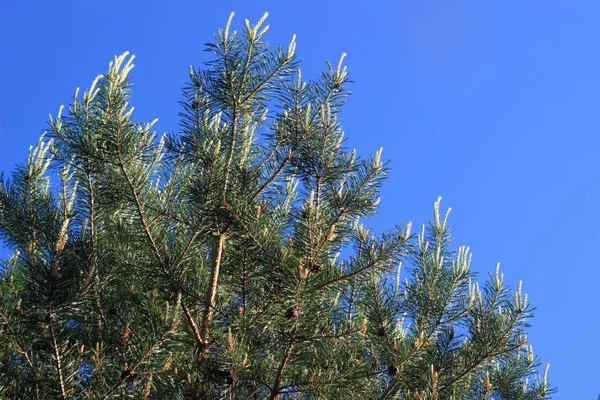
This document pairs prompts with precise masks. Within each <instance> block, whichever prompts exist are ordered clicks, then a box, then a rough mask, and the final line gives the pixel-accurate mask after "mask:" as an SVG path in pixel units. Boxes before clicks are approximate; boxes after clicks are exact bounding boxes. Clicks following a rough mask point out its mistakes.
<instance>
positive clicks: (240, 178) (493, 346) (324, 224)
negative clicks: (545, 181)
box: [0, 16, 552, 400]
mask: <svg viewBox="0 0 600 400" xmlns="http://www.w3.org/2000/svg"><path fill="white" fill-rule="evenodd" d="M265 17H266V16H265ZM265 17H263V18H261V20H260V21H259V22H258V23H257V24H256V25H254V26H252V25H250V24H249V23H248V21H246V24H245V28H244V29H243V30H242V32H241V33H238V32H235V31H232V30H231V29H230V22H231V17H230V19H229V20H228V22H227V25H226V27H225V29H223V30H219V31H218V32H217V35H216V36H215V40H214V42H212V43H210V44H208V45H207V47H206V50H207V51H208V52H210V54H211V56H212V58H211V61H210V62H208V63H206V64H205V66H204V67H203V68H200V69H194V68H190V79H189V82H188V83H187V85H186V86H185V87H184V90H183V100H182V101H181V107H182V111H181V114H180V115H181V129H180V132H179V133H178V134H177V135H163V136H162V137H160V138H158V137H157V136H156V134H155V132H154V131H153V128H152V124H153V123H149V124H147V123H140V122H137V121H135V120H134V118H133V114H132V111H133V108H132V107H131V106H130V105H129V103H130V97H131V82H130V79H129V72H130V70H131V69H132V68H133V64H132V60H133V57H128V56H127V53H125V54H123V55H121V56H119V57H115V59H114V61H113V62H112V63H110V65H109V68H108V71H107V73H106V74H104V75H101V76H99V77H97V78H96V79H95V80H94V81H93V83H92V85H91V86H90V88H89V89H88V90H87V91H86V92H85V93H84V94H83V95H82V96H80V95H79V94H78V93H77V92H76V93H75V96H74V97H73V100H72V104H71V106H70V107H69V109H68V111H67V112H66V113H65V115H61V112H59V114H58V116H56V117H54V118H52V117H51V118H50V130H49V132H47V133H46V134H45V136H43V137H42V138H41V139H40V141H39V142H38V144H37V146H35V147H34V148H32V149H31V150H30V155H29V159H28V161H27V163H26V164H25V165H24V166H22V167H19V168H17V170H16V171H15V172H14V173H13V174H12V175H11V177H10V178H5V177H3V178H2V180H1V186H0V239H2V240H3V241H4V242H5V243H6V244H8V245H9V246H10V247H11V248H13V249H14V250H15V252H14V255H13V256H12V257H10V258H9V259H8V260H6V261H5V262H4V273H3V275H2V277H1V280H0V318H1V321H0V327H1V331H0V357H2V362H1V363H0V393H1V394H2V396H3V398H28V399H29V398H31V399H35V398H40V399H41V398H57V397H58V398H63V399H67V398H69V399H108V398H154V399H175V398H182V399H217V398H230V399H252V398H268V399H392V398H395V399H407V400H408V399H479V398H481V399H484V398H485V399H507V400H508V399H511V400H512V399H546V398H548V395H549V394H550V393H551V392H552V389H550V388H549V386H548V382H547V380H546V375H545V374H544V376H543V377H539V375H538V377H537V378H532V379H529V378H530V377H531V376H532V375H533V376H535V375H536V374H537V368H538V366H539V363H538V361H537V360H536V359H535V357H534V356H533V353H532V351H531V348H530V347H527V346H526V337H525V329H526V328H527V326H528V321H529V319H530V318H531V316H532V308H531V306H530V305H529V304H528V302H527V296H526V295H523V294H522V293H521V288H520V287H519V288H518V290H517V291H516V293H514V294H511V293H510V292H509V289H508V288H507V287H506V286H505V285H504V284H503V281H502V275H501V274H499V272H498V271H496V273H495V274H493V275H491V276H490V279H489V280H488V281H486V282H485V283H484V284H483V286H482V289H480V287H479V284H478V283H476V280H475V275H474V273H473V272H472V271H471V269H470V253H469V249H468V248H464V247H460V248H458V249H457V248H455V247H454V246H453V244H452V234H451V232H450V230H449V226H448V224H447V216H448V215H447V214H446V215H445V216H444V217H441V216H440V212H439V200H438V201H437V202H436V203H435V207H434V215H433V219H432V222H431V223H430V224H429V226H428V227H427V228H425V227H423V229H422V231H421V233H420V234H418V235H411V225H410V223H408V224H406V225H397V226H395V227H394V228H393V229H391V230H390V231H388V232H385V233H383V234H381V235H373V234H372V233H371V231H370V230H369V229H368V228H366V227H365V226H363V225H362V224H360V223H359V220H360V219H361V218H366V217H369V216H372V215H374V214H375V213H376V210H377V204H378V202H379V199H378V197H377V196H378V192H379V189H380V186H381V184H382V182H383V180H384V178H385V175H386V172H387V166H386V165H387V164H386V162H384V161H382V159H381V150H379V151H378V152H376V153H375V154H374V155H373V156H371V157H367V158H361V157H359V156H357V155H356V153H355V152H354V151H349V150H348V149H346V148H345V147H344V145H343V144H344V141H343V135H344V134H343V131H342V127H341V125H340V119H339V116H338V115H339V113H340V111H341V109H342V106H343V104H344V102H345V100H346V97H347V96H348V94H349V92H348V90H347V84H348V83H349V77H348V74H347V72H346V68H345V67H344V66H343V65H342V62H343V56H342V57H341V58H340V60H339V62H338V64H337V65H336V66H332V65H330V64H328V67H327V69H326V70H325V71H324V72H323V73H322V74H321V76H320V78H319V79H317V80H314V81H309V82H305V81H303V80H302V78H301V73H300V70H299V68H298V65H299V62H298V61H297V59H296V56H295V42H294V39H292V41H291V42H290V44H289V45H288V46H287V48H285V49H283V48H276V49H274V48H272V47H270V46H269V45H268V44H267V43H266V42H264V41H263V40H262V37H263V35H264V33H265V32H266V30H267V28H268V26H264V27H263V22H264V19H265ZM267 107H269V108H270V110H268V109H267ZM61 111H62V108H61ZM44 138H48V140H47V141H44ZM49 168H52V169H53V170H54V171H56V174H51V173H49ZM50 176H53V177H58V178H59V184H58V185H57V186H51V185H50ZM402 263H404V265H407V266H408V267H405V268H404V273H403V272H402V271H401V268H400V266H401V265H402ZM403 275H406V279H405V280H404V282H403V281H402V280H401V277H402V276H403Z"/></svg>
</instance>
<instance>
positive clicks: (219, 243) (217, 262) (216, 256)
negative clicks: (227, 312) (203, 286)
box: [200, 233, 225, 343]
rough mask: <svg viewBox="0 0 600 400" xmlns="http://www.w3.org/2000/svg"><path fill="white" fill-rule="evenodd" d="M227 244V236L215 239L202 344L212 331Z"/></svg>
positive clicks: (201, 335)
mask: <svg viewBox="0 0 600 400" xmlns="http://www.w3.org/2000/svg"><path fill="white" fill-rule="evenodd" d="M224 242H225V235H224V234H222V233H221V234H219V236H217V238H216V239H215V245H214V249H213V265H212V269H211V271H210V280H209V283H208V291H207V293H206V308H205V309H204V324H203V326H202V332H201V334H200V338H201V340H202V342H204V343H206V342H207V341H208V340H207V338H208V333H209V331H210V325H211V323H212V317H213V303H214V301H215V297H216V295H217V283H218V281H219V270H220V268H221V257H222V256H223V243H224Z"/></svg>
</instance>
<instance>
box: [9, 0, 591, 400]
mask: <svg viewBox="0 0 600 400" xmlns="http://www.w3.org/2000/svg"><path fill="white" fill-rule="evenodd" d="M123 3H124V4H121V2H117V1H102V2H100V1H12V2H8V1H2V4H1V5H0V171H2V170H4V171H7V172H9V171H12V170H13V169H14V167H15V165H16V164H18V163H21V162H24V161H25V160H26V156H27V149H28V147H29V146H30V145H32V144H34V143H35V142H36V140H37V138H38V136H39V134H40V133H41V132H42V130H44V129H45V128H46V120H47V115H48V113H52V114H53V115H55V114H56V112H57V110H58V108H59V106H60V105H61V104H65V105H68V104H69V102H70V98H71V96H72V94H73V93H74V91H75V88H76V87H81V89H82V91H83V90H85V89H87V87H89V85H90V83H91V81H92V79H93V78H94V77H95V76H96V75H97V74H99V73H102V72H104V71H105V70H106V67H107V64H108V62H109V61H110V60H111V59H112V57H113V55H114V54H121V53H122V52H124V51H125V50H129V51H130V52H131V53H133V54H135V55H136V61H135V64H136V65H137V66H136V68H135V69H134V70H133V72H132V74H133V80H134V92H133V103H134V104H133V105H134V106H135V115H136V117H137V119H138V120H152V119H153V118H155V117H156V118H159V122H158V124H157V125H156V128H157V129H158V130H159V131H169V132H173V131H177V129H178V118H177V112H178V110H179V108H178V104H177V101H178V100H180V99H181V96H180V93H181V92H180V88H181V86H182V85H183V84H184V82H185V80H186V78H187V72H188V67H189V65H194V66H198V65H200V64H201V63H202V62H203V61H205V60H206V59H207V54H206V53H204V52H203V44H204V43H205V42H207V41H210V40H211V37H212V34H213V32H215V30H216V29H217V28H219V27H222V26H223V25H224V23H225V20H226V19H227V16H228V15H229V13H230V11H231V10H235V11H236V17H235V18H234V21H233V27H234V29H240V30H241V27H242V24H243V19H244V18H248V19H250V20H251V21H256V20H257V19H258V18H259V17H260V16H261V15H262V14H263V13H264V12H265V11H269V13H270V16H269V18H268V20H267V23H268V24H269V25H270V26H271V29H270V30H269V33H268V35H267V37H266V38H267V40H269V41H270V42H272V43H274V44H277V43H282V44H283V45H284V46H285V45H287V43H288V42H289V39H290V37H291V35H292V34H294V33H295V34H297V48H296V52H297V54H298V55H299V58H300V59H301V60H302V61H303V64H302V71H303V77H311V76H312V77H315V76H317V74H319V73H320V71H321V70H322V69H323V68H324V67H325V63H324V61H325V60H327V59H328V60H331V61H332V62H336V61H337V59H338V58H339V56H340V54H341V53H342V52H346V53H348V57H347V58H346V64H347V65H348V70H349V72H350V74H351V77H352V79H353V80H354V81H355V82H356V83H355V84H353V85H352V87H351V90H352V92H353V95H352V96H351V98H350V100H349V102H348V105H347V106H346V109H345V110H344V111H343V113H342V119H343V125H344V127H345V131H346V135H347V137H348V141H347V146H348V147H352V148H353V147H356V148H357V149H358V152H359V154H363V155H364V154H367V153H370V152H375V151H376V150H377V149H378V148H379V147H380V146H383V148H384V152H383V155H384V156H385V157H387V158H389V159H391V163H390V166H391V168H392V171H391V172H390V175H389V179H388V180H387V183H386V184H385V186H384V188H383V191H382V195H381V198H382V201H381V203H380V210H381V212H380V215H379V216H377V217H376V218H374V219H373V220H372V221H371V225H372V226H374V227H375V228H376V229H378V230H381V229H384V228H386V227H392V222H393V221H398V222H406V221H409V220H411V221H413V224H416V226H419V225H420V224H421V223H426V222H427V221H429V219H430V217H431V209H432V205H433V202H434V201H435V199H436V198H437V197H438V196H442V197H443V200H442V207H443V208H444V209H445V208H446V207H452V209H453V211H452V213H451V218H450V222H451V223H452V226H453V229H454V231H455V232H456V242H457V244H459V245H462V244H466V245H469V246H470V247H471V249H472V251H473V252H474V256H473V264H472V266H473V268H474V270H475V271H477V272H479V273H480V276H481V278H484V277H485V276H487V273H488V272H493V270H494V267H495V265H496V262H500V263H501V271H502V272H504V274H505V280H506V281H507V282H508V283H509V284H511V285H512V286H513V288H514V287H516V284H517V282H518V281H519V280H521V279H522V280H523V282H524V283H523V288H524V291H525V292H527V293H528V294H529V298H530V300H531V302H532V303H533V304H534V305H536V306H537V307H538V308H537V310H536V313H535V315H536V317H535V319H534V320H533V328H532V329H531V330H530V334H529V341H530V343H532V344H533V348H534V351H535V352H536V353H537V354H538V355H540V356H541V358H542V360H543V361H544V362H550V364H551V367H550V373H549V376H550V378H551V381H552V384H553V385H556V386H558V388H559V392H558V394H556V395H555V396H554V397H553V398H555V399H564V400H572V399H577V400H579V399H589V400H594V399H596V396H597V394H598V392H599V391H600V367H599V366H598V360H600V346H599V345H598V331H599V330H600V319H599V318H598V314H599V313H598V308H599V307H598V305H599V300H600V290H599V284H598V283H599V281H600V271H599V269H598V267H599V265H598V257H597V254H598V253H597V251H598V249H600V246H599V244H600V234H599V233H598V232H599V228H600V217H599V216H598V212H597V199H598V197H599V195H600V189H599V179H598V178H599V176H598V175H599V172H600V170H599V168H598V156H597V154H598V147H599V145H600V140H599V139H598V133H599V132H600V113H599V112H598V107H599V106H600V51H599V50H600V45H599V43H600V40H599V39H600V24H599V23H598V21H599V20H600V2H598V1H595V0H594V1H592V0H590V1H577V0H565V1H560V0H538V1H535V0H532V1H527V2H520V1H502V2H500V1H498V2H495V1H489V2H484V1H478V0H472V1H467V0H462V1H453V2H451V1H426V2H425V1H422V2H416V1H415V2H408V1H407V2H401V1H392V0H389V1H381V0H371V1H354V2H353V1H350V0H345V1H333V0H329V1H325V0H318V1H315V0H311V1H307V0H304V1H299V2H294V3H291V2H285V1H271V2H269V1H238V2H236V1H200V0H196V1H186V2H184V1H175V0H172V1H168V2H167V1H149V0H144V1H123ZM413 226H414V225H413ZM0 250H1V252H0V256H1V255H4V254H6V251H5V250H2V249H0Z"/></svg>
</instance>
